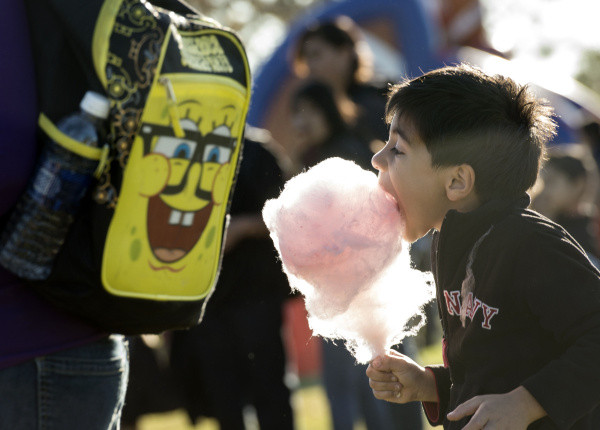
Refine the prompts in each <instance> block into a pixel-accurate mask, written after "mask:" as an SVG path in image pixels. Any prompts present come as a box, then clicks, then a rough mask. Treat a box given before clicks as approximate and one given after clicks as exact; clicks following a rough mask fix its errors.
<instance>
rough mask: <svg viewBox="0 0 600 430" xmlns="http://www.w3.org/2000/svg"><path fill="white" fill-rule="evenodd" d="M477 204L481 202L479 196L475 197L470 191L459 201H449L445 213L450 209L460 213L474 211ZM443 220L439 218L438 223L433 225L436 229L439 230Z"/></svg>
mask: <svg viewBox="0 0 600 430" xmlns="http://www.w3.org/2000/svg"><path fill="white" fill-rule="evenodd" d="M479 206H481V202H480V200H479V198H478V197H477V195H476V194H475V193H470V194H469V195H468V196H467V197H465V198H463V199H461V200H459V201H456V202H450V204H449V205H448V210H447V211H446V213H448V212H449V211H451V210H456V211H458V212H461V213H467V212H471V211H474V210H475V209H477V208H478V207H479ZM444 218H445V216H444ZM443 221H444V220H443V219H442V220H440V222H439V225H437V226H436V227H435V228H436V230H437V231H440V230H441V229H442V223H443Z"/></svg>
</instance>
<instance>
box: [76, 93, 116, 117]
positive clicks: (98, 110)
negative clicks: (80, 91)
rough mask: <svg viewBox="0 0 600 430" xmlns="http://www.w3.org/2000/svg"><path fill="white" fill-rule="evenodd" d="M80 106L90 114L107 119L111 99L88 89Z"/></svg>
mask: <svg viewBox="0 0 600 430" xmlns="http://www.w3.org/2000/svg"><path fill="white" fill-rule="evenodd" d="M79 107H80V108H81V110H83V111H85V112H87V113H89V114H90V115H94V116H96V117H98V118H103V119H106V118H108V111H109V110H110V101H109V100H108V99H107V98H106V97H104V96H103V95H102V94H99V93H96V92H94V91H88V92H86V93H85V95H84V96H83V99H82V100H81V103H79Z"/></svg>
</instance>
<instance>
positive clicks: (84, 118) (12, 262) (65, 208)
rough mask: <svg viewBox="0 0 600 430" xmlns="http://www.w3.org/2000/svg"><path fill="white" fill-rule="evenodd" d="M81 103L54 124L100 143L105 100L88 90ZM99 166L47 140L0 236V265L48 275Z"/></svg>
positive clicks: (32, 274)
mask: <svg viewBox="0 0 600 430" xmlns="http://www.w3.org/2000/svg"><path fill="white" fill-rule="evenodd" d="M79 107H80V109H81V110H80V111H79V112H77V113H74V114H72V115H69V116H67V117H66V118H64V119H62V120H61V121H59V122H58V123H57V128H58V129H59V130H60V131H61V132H62V133H64V134H65V135H67V136H69V137H71V138H72V139H75V140H77V141H79V142H81V143H83V144H85V145H89V146H93V147H98V146H99V143H98V142H99V137H98V135H99V133H100V132H101V131H102V129H103V125H104V121H105V120H106V118H107V117H108V111H109V107H110V104H109V101H108V99H107V98H106V97H104V96H103V95H100V94H98V93H94V92H92V91H88V92H87V93H86V94H85V96H84V97H83V99H82V101H81V103H80V105H79ZM97 165H98V161H97V160H90V159H88V158H85V157H82V156H80V155H78V154H76V153H74V152H71V151H69V150H68V149H66V148H64V147H63V146H61V145H60V144H58V143H57V142H55V141H53V140H51V139H49V140H48V141H47V142H46V143H45V145H44V147H43V149H42V151H41V154H40V158H39V161H38V163H37V166H36V169H35V173H34V175H33V177H32V178H31V180H30V182H29V185H28V186H27V189H26V191H25V193H24V194H23V196H22V197H21V198H20V200H19V201H18V202H17V205H16V207H15V209H14V210H13V212H12V214H11V216H10V217H9V220H8V222H7V224H6V226H5V228H4V231H3V233H2V236H1V238H0V264H1V265H2V266H4V267H5V268H6V269H8V270H10V271H11V272H13V273H15V274H16V275H18V276H20V277H22V278H25V279H31V280H42V279H46V278H48V276H49V275H50V272H51V270H52V265H53V262H54V259H55V258H56V255H57V253H58V251H59V249H60V247H61V245H62V244H63V242H64V240H65V237H66V236H67V232H68V230H69V226H70V225H71V223H72V222H73V219H74V215H75V213H76V211H77V209H78V207H79V203H80V201H81V199H82V198H83V196H84V195H85V193H86V191H87V190H88V188H89V186H90V184H91V180H92V176H93V173H94V171H95V169H96V167H97Z"/></svg>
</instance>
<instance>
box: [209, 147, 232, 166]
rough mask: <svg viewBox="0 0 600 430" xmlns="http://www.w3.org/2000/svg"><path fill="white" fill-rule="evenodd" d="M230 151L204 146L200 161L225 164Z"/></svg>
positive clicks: (223, 148)
mask: <svg viewBox="0 0 600 430" xmlns="http://www.w3.org/2000/svg"><path fill="white" fill-rule="evenodd" d="M230 155H231V149H229V148H225V147H223V146H219V145H211V144H208V145H206V148H204V158H203V160H202V161H204V162H209V163H219V164H225V163H227V162H228V161H229V156H230Z"/></svg>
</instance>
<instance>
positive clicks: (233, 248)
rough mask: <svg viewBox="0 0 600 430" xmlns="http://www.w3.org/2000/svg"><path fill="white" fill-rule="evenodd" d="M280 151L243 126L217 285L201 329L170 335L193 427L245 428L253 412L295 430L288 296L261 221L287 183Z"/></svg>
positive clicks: (272, 428) (270, 429) (266, 426)
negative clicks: (286, 333) (203, 421)
mask: <svg viewBox="0 0 600 430" xmlns="http://www.w3.org/2000/svg"><path fill="white" fill-rule="evenodd" d="M280 160H282V157H281V153H280V150H279V147H278V146H277V144H276V143H275V142H274V141H273V140H272V139H271V137H270V134H269V133H268V132H266V131H265V130H261V129H256V128H252V127H247V129H246V133H245V141H244V148H243V153H242V162H241V165H240V171H239V176H238V179H237V183H236V186H235V191H234V195H233V199H232V202H231V211H230V214H231V218H230V221H229V225H228V227H227V234H226V239H225V254H224V256H223V261H222V265H221V271H220V274H219V279H218V281H217V284H216V286H215V289H214V291H213V292H212V293H211V297H210V299H209V301H208V304H207V306H206V308H205V312H204V316H203V319H202V323H201V324H200V325H199V326H197V327H194V328H192V329H190V330H186V331H183V330H182V331H174V332H173V335H172V339H171V365H172V368H173V372H174V374H175V376H176V378H177V380H178V382H179V384H180V385H181V386H182V388H183V394H184V399H185V400H184V402H185V407H186V409H187V411H188V414H189V417H190V419H191V420H192V422H194V423H195V422H196V419H197V418H198V416H200V415H203V416H212V417H215V418H216V419H217V420H218V422H219V426H220V429H221V430H243V429H245V428H246V420H247V416H249V415H248V414H247V413H246V411H248V410H250V408H253V409H254V411H255V415H256V418H257V420H258V423H259V425H260V428H261V429H262V430H292V429H293V428H294V419H293V413H292V407H291V404H290V389H289V388H288V386H287V385H286V384H285V381H284V377H285V373H286V355H285V350H284V345H283V339H282V333H281V328H282V306H283V303H284V301H285V300H286V299H287V297H288V296H289V293H290V288H289V285H288V282H287V279H286V277H285V275H284V273H283V271H282V269H281V264H280V263H279V262H278V261H277V255H276V251H275V248H274V246H273V242H272V240H271V238H270V237H269V233H268V230H267V227H266V226H265V224H264V221H263V219H262V208H263V206H264V204H265V201H266V200H267V199H270V198H275V197H277V196H278V195H279V192H280V190H281V188H282V187H283V183H284V179H285V176H284V172H283V170H282V165H284V164H282V163H278V161H280Z"/></svg>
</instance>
